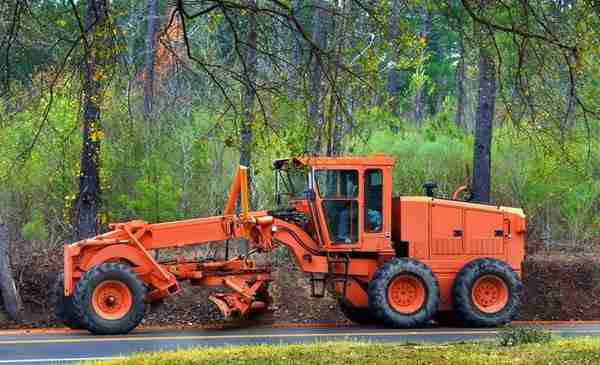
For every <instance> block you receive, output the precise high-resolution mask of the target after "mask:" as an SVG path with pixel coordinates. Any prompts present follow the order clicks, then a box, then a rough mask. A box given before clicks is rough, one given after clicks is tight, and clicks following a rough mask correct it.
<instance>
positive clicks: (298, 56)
mask: <svg viewBox="0 0 600 365" xmlns="http://www.w3.org/2000/svg"><path fill="white" fill-rule="evenodd" d="M301 8H302V0H294V1H293V2H292V12H293V14H292V16H293V17H294V18H295V19H296V21H297V22H298V23H300V24H302V22H301V20H302V16H301V14H300V11H301ZM290 32H291V41H292V64H291V66H290V68H289V80H288V83H289V85H288V88H289V92H288V94H289V98H290V100H294V101H295V100H297V99H298V89H299V88H300V85H299V84H298V83H299V73H300V67H301V62H302V43H301V41H300V33H299V32H298V30H297V29H296V26H295V24H294V23H293V22H291V21H290Z"/></svg>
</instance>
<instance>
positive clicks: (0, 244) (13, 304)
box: [0, 222, 22, 321]
mask: <svg viewBox="0 0 600 365" xmlns="http://www.w3.org/2000/svg"><path fill="white" fill-rule="evenodd" d="M9 253H10V245H9V237H8V228H7V227H6V225H5V224H3V223H1V222H0V294H2V303H3V306H4V310H5V311H6V313H7V314H8V316H9V317H10V319H12V320H14V321H18V320H19V319H20V318H21V311H22V305H21V297H20V296H19V292H18V291H17V287H16V285H15V281H14V279H13V277H12V271H11V267H10V254H9Z"/></svg>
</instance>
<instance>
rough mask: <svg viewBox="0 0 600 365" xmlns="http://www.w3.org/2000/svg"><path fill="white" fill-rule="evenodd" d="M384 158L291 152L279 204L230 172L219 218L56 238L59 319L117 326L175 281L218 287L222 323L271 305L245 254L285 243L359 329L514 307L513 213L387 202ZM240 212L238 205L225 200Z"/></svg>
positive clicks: (481, 320) (469, 319)
mask: <svg viewBox="0 0 600 365" xmlns="http://www.w3.org/2000/svg"><path fill="white" fill-rule="evenodd" d="M393 165H394V160H393V159H391V158H389V157H386V156H380V155H377V156H371V157H338V158H327V157H303V158H294V159H285V160H277V161H275V163H274V169H275V175H276V180H275V184H276V191H277V199H276V200H277V202H278V204H277V205H278V207H277V208H276V209H272V210H268V211H255V212H250V211H249V209H248V185H247V169H246V168H245V167H243V166H241V167H240V168H239V169H238V172H237V175H236V177H235V178H234V181H233V183H232V185H231V189H230V193H229V197H228V201H227V205H226V207H225V209H224V213H223V215H221V216H216V217H208V218H198V219H190V220H184V221H178V222H169V223H157V224H148V223H146V222H143V221H131V222H127V223H117V224H112V225H110V228H111V229H112V230H111V231H110V232H107V233H105V234H102V235H99V236H96V237H93V238H90V239H86V240H82V241H79V242H75V243H73V244H69V245H65V249H64V278H62V279H61V281H60V283H59V285H58V286H57V288H58V289H57V297H58V299H59V303H58V304H59V305H58V306H57V310H58V312H57V314H58V315H59V317H61V319H62V320H63V321H64V322H65V324H66V325H67V326H69V327H72V328H85V329H88V330H89V331H91V332H94V333H99V334H117V333H127V332H129V331H131V330H132V329H133V328H135V327H136V326H137V325H138V324H139V323H140V321H141V320H142V318H143V315H144V313H145V305H146V303H148V302H152V301H157V300H160V299H162V298H165V297H167V296H170V295H173V294H176V293H178V292H180V291H181V287H180V282H181V281H184V280H187V281H189V282H190V283H191V284H192V285H201V286H211V287H219V288H224V289H226V291H225V292H222V291H221V292H219V293H214V294H212V295H211V296H210V297H209V300H211V301H212V302H213V303H215V305H216V306H217V307H218V308H219V309H220V311H221V312H222V313H223V315H224V316H225V317H228V318H229V317H247V316H251V315H253V314H254V313H258V312H261V311H263V310H265V309H267V308H268V307H269V304H270V301H271V298H270V296H269V292H268V286H269V283H270V281H271V275H270V267H269V266H264V265H263V266H261V265H258V264H257V263H256V262H255V261H254V260H252V256H253V255H255V254H261V253H268V252H269V251H272V250H273V249H274V248H276V247H278V246H284V247H286V248H287V249H288V250H289V251H290V253H291V255H292V256H293V258H294V260H295V262H296V264H297V265H298V267H299V268H300V269H301V270H302V271H303V272H305V273H307V274H309V276H310V281H311V284H312V294H313V295H314V296H323V295H324V294H325V292H326V291H329V292H330V293H331V294H332V295H334V296H335V297H337V298H338V300H339V304H340V308H341V309H342V311H343V312H344V313H345V314H346V315H347V317H348V318H349V319H350V320H352V321H354V322H357V323H381V324H383V325H385V326H388V327H394V328H409V327H418V326H422V325H424V324H426V323H427V322H428V321H429V320H430V319H431V318H432V317H434V316H435V315H436V313H437V312H438V311H454V312H455V313H456V315H457V316H458V318H460V319H462V320H463V321H464V322H465V323H466V324H468V325H471V326H496V325H501V324H504V323H507V322H509V321H510V320H511V319H512V318H513V317H514V316H515V314H516V313H517V310H518V307H519V304H520V292H521V282H520V276H521V262H522V260H523V257H524V234H525V229H526V220H525V215H524V214H523V211H522V210H521V209H517V208H508V207H501V206H493V205H486V204H478V203H472V202H464V201H458V200H448V199H442V198H436V197H435V196H433V188H434V186H432V185H428V187H427V190H428V193H427V196H419V197H397V198H392V168H393ZM238 201H239V205H240V206H239V207H238V209H236V205H237V204H238V203H237V202H238ZM233 239H245V240H247V241H248V242H249V247H250V250H249V251H248V252H247V253H246V254H244V255H241V256H236V257H232V258H229V257H224V258H223V259H222V260H214V259H202V258H200V259H182V258H180V259H169V260H163V261H157V260H155V255H154V254H153V251H155V250H161V249H167V248H175V247H184V246H192V245H202V244H207V243H214V242H223V244H228V242H229V241H230V240H233Z"/></svg>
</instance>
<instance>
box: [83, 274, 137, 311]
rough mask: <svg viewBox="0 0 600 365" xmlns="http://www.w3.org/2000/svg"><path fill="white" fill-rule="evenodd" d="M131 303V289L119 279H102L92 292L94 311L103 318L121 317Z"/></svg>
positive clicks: (129, 307)
mask: <svg viewBox="0 0 600 365" xmlns="http://www.w3.org/2000/svg"><path fill="white" fill-rule="evenodd" d="M132 305H133V295H132V294H131V290H130V289H129V287H128V286H127V285H126V284H125V283H123V282H121V281H116V280H107V281H103V282H101V283H100V284H99V285H98V286H97V287H96V289H94V292H93V293H92V306H93V307H94V311H95V312H96V314H98V315H99V316H100V317H102V318H104V319H110V320H115V319H121V318H123V317H124V316H125V315H126V314H127V313H128V312H129V310H130V309H131V306H132Z"/></svg>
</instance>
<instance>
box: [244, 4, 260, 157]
mask: <svg viewBox="0 0 600 365" xmlns="http://www.w3.org/2000/svg"><path fill="white" fill-rule="evenodd" d="M247 2H248V6H249V9H248V17H247V22H248V23H247V27H248V28H247V29H246V30H247V32H246V34H247V39H246V40H245V43H246V45H245V54H244V59H243V60H242V63H243V69H244V78H245V82H244V88H243V90H244V95H243V98H242V99H243V100H242V104H243V105H242V108H243V110H242V113H243V116H242V124H241V127H240V164H241V165H244V166H248V167H249V166H250V164H251V163H252V125H253V124H254V119H255V113H254V104H255V102H256V76H257V64H258V58H257V54H256V37H257V34H256V13H255V12H254V10H253V9H254V8H256V0H247Z"/></svg>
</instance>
